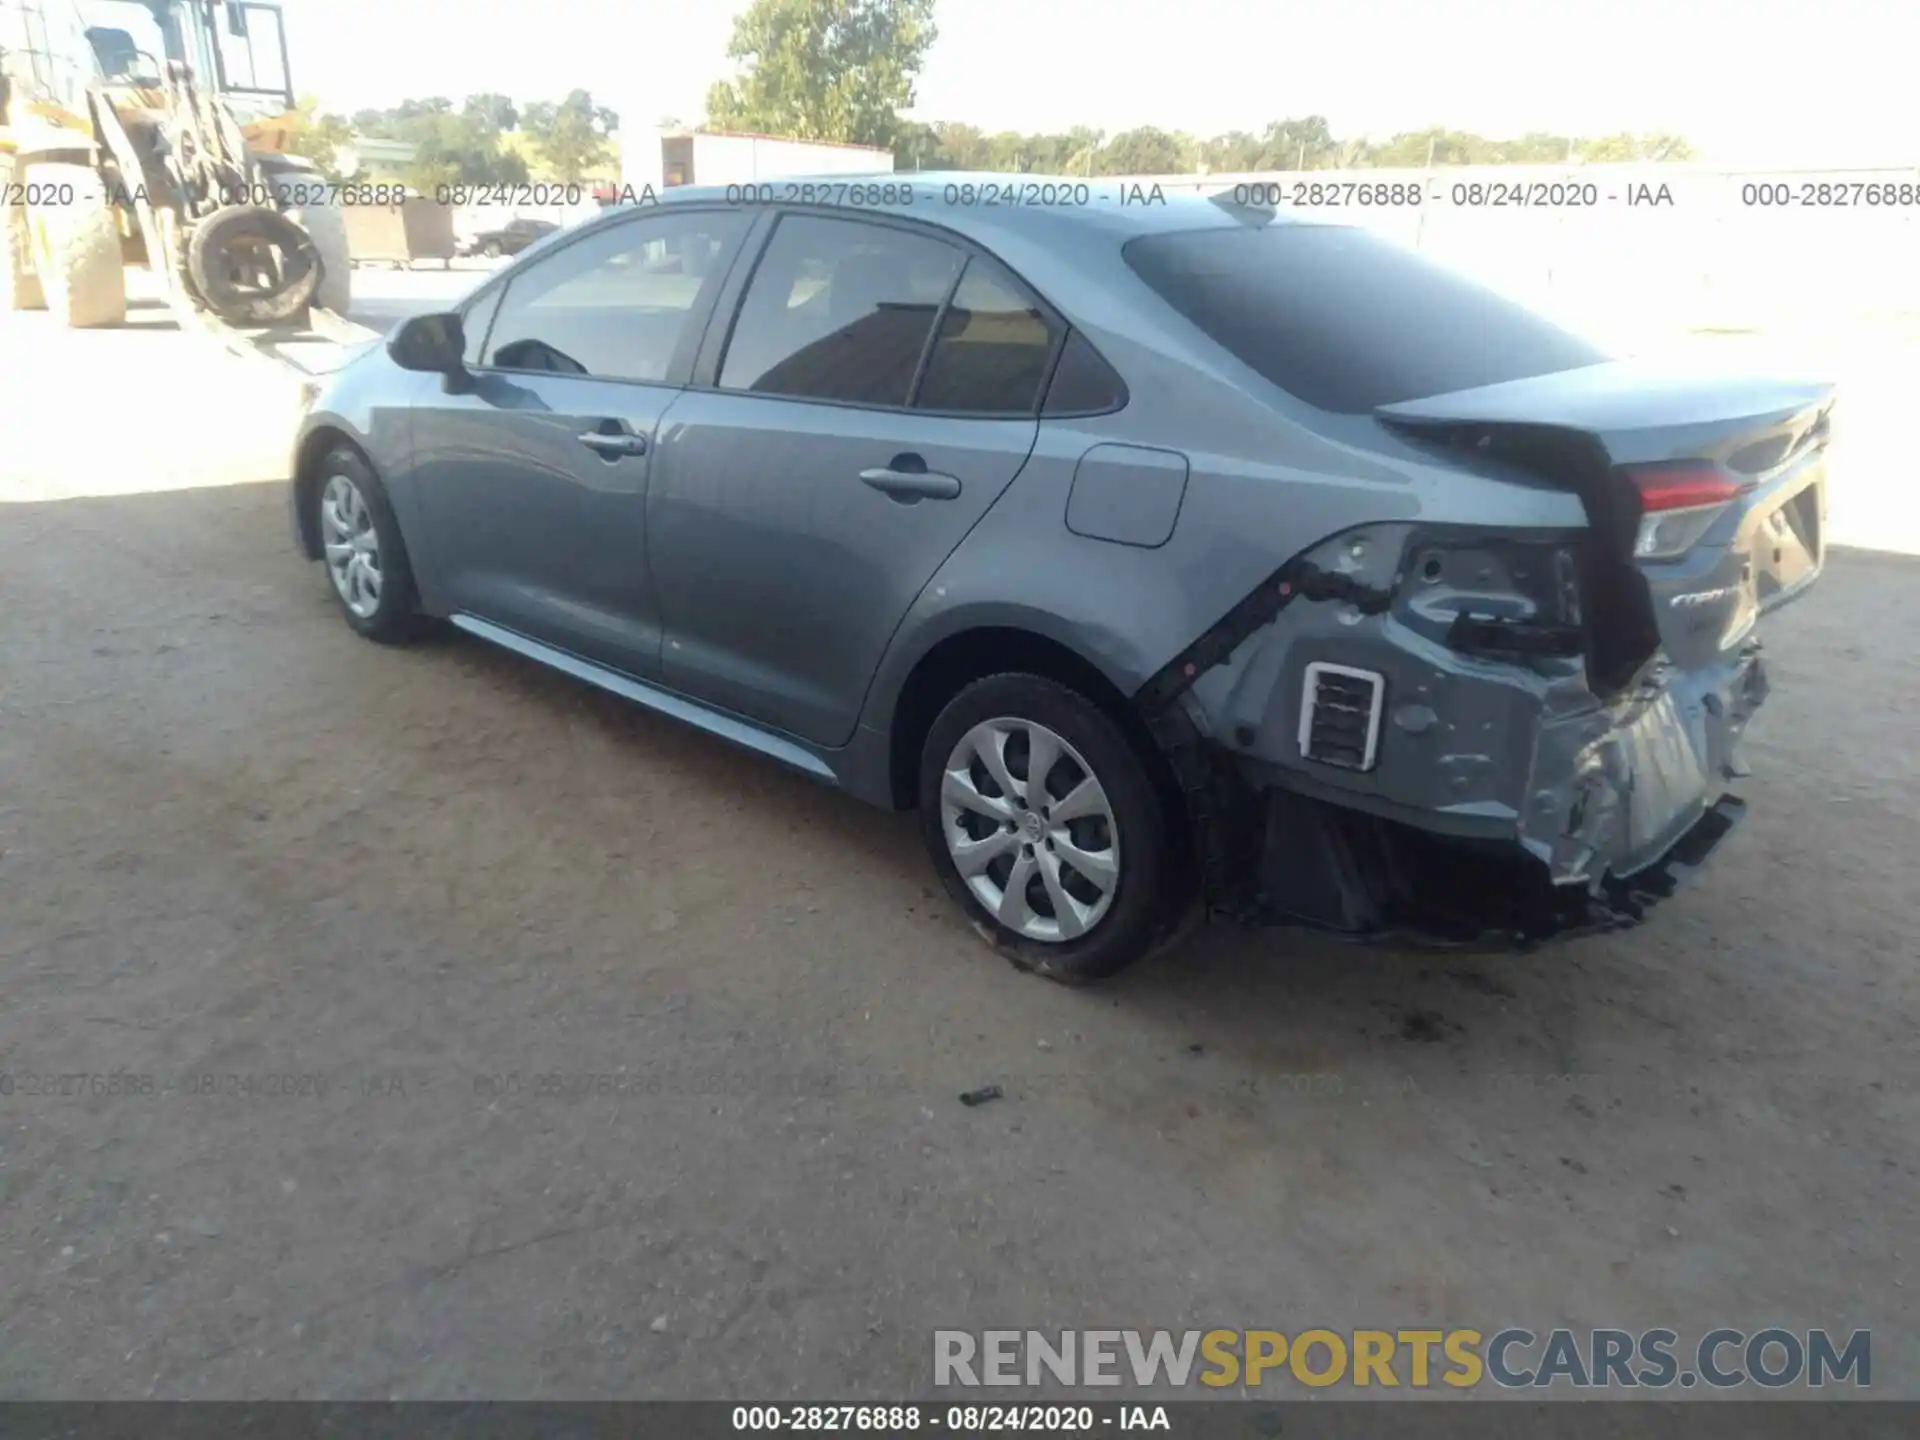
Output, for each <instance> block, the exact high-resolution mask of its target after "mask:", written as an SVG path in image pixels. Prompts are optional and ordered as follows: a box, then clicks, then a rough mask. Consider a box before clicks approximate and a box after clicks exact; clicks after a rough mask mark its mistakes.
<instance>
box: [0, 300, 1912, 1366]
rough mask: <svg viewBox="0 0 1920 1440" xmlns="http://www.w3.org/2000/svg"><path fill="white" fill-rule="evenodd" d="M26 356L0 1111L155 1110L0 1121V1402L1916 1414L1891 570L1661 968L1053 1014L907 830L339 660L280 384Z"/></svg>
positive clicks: (1144, 997) (341, 646)
mask: <svg viewBox="0 0 1920 1440" xmlns="http://www.w3.org/2000/svg"><path fill="white" fill-rule="evenodd" d="M0 326H5V327H6V328H3V329H0V357H4V358H0V437H4V439H0V501H11V502H13V503H0V556H3V557H4V563H0V977H3V978H4V985H5V993H6V1004H5V1006H4V1008H3V1009H0V1071H4V1072H5V1073H7V1074H8V1075H11V1076H15V1077H22V1076H26V1075H31V1074H46V1073H49V1072H56V1073H62V1074H73V1073H85V1074H120V1075H122V1076H134V1077H150V1078H149V1079H148V1080H147V1081H146V1082H145V1083H148V1084H151V1086H152V1088H153V1093H150V1094H141V1093H134V1094H119V1095H113V1094H105V1095H95V1094H90V1093H89V1094H82V1095H79V1096H70V1097H59V1096H52V1097H50V1096H45V1095H39V1096H28V1095H26V1094H24V1093H23V1092H22V1090H21V1088H20V1087H19V1086H17V1085H16V1087H15V1089H14V1093H12V1094H10V1095H4V1096H0V1294H4V1296H5V1300H4V1301H3V1302H0V1394H3V1395H5V1396H9V1397H29V1396H88V1397H141V1396H149V1395H155V1396H167V1397H241V1396H245V1397H280V1396H290V1397H303V1398H311V1397H387V1396H401V1397H425V1396H442V1397H475V1396H483V1395H506V1396H522V1397H532V1396H562V1395H594V1396H655V1397H664V1396H672V1397H691V1396H725V1397H739V1396H741V1395H743V1394H744V1393H746V1392H751V1393H752V1394H753V1395H754V1396H756V1397H763V1396H765V1397H771V1396H787V1395H793V1396H812V1397H820V1398H831V1397H840V1398H848V1397H853V1396H869V1397H874V1398H878V1397H881V1396H906V1395H913V1394H919V1393H923V1392H924V1391H925V1389H926V1387H927V1385H928V1384H929V1382H930V1379H931V1340H930V1332H931V1331H932V1330H933V1329H934V1328H935V1327H962V1328H983V1327H987V1326H994V1325H1011V1326H1018V1327H1023V1328H1024V1327H1034V1328H1041V1329H1053V1328H1056V1327H1063V1326H1082V1325H1084V1326H1167V1327H1173V1328H1186V1327H1189V1326H1198V1327H1201V1328H1205V1327H1211V1326H1226V1327H1252V1326H1261V1325H1270V1326H1273V1327H1276V1328H1280V1329H1283V1330H1289V1331H1291V1330H1297V1329H1299V1328H1304V1327H1306V1326H1308V1325H1310V1324H1312V1325H1326V1326H1330V1327H1334V1328H1343V1327H1347V1326H1352V1325H1378V1326H1386V1327H1392V1326H1409V1325H1433V1326H1451V1325H1472V1326H1474V1327H1476V1328H1480V1329H1482V1330H1485V1331H1488V1332H1491V1331H1492V1330H1494V1329H1497V1328H1500V1327H1502V1326H1505V1325H1509V1324H1519V1325H1526V1326H1528V1327H1529V1328H1532V1329H1535V1330H1536V1331H1539V1330H1545V1329H1547V1328H1550V1327H1552V1326H1555V1325H1559V1324H1567V1325H1575V1326H1580V1327H1586V1326H1596V1325H1597V1326H1621V1327H1625V1328H1630V1329H1636V1330H1637V1329H1641V1328H1644V1327H1648V1326H1656V1325H1666V1326H1670V1327H1672V1328H1674V1329H1676V1330H1679V1331H1681V1332H1682V1334H1683V1336H1689V1337H1691V1336H1697V1335H1698V1334H1699V1333H1700V1332H1702V1331H1704V1330H1706V1329H1708V1328H1711V1327H1713V1326H1716V1325H1732V1326H1741V1327H1745V1328H1748V1329H1758V1328H1762V1327H1763V1326H1766V1325H1772V1324H1778V1325H1787V1326H1802V1327H1804V1326H1817V1325H1825V1326H1830V1327H1836V1328H1839V1329H1841V1330H1842V1331H1844V1330H1847V1329H1850V1328H1856V1327H1868V1326H1870V1327H1872V1328H1873V1329H1874V1332H1875V1337H1874V1350H1875V1352H1876V1353H1875V1356H1874V1360H1875V1366H1874V1370H1875V1375H1874V1379H1875V1382H1876V1385H1875V1389H1876V1391H1877V1392H1878V1393H1881V1394H1902V1395H1908V1396H1916V1395H1920V1381H1917V1380H1916V1377H1917V1376H1920V1365H1917V1364H1916V1361H1917V1360H1920V1354H1916V1344H1915V1337H1916V1330H1917V1328H1920V1327H1916V1323H1915V1298H1916V1296H1920V1273H1917V1271H1916V1266H1915V1263H1914V1261H1915V1252H1916V1251H1920V1198H1917V1197H1920V1184H1916V1178H1917V1175H1920V1160H1917V1159H1916V1150H1915V1144H1914V1141H1915V1136H1916V1132H1920V1103H1917V1102H1920V1050H1917V1049H1916V1042H1915V1036H1916V1033H1920V979H1917V978H1916V971H1915V964H1914V960H1915V953H1916V946H1915V939H1914V937H1915V934H1916V930H1920V925H1917V924H1916V920H1917V918H1920V886H1917V885H1915V883H1914V880H1913V865H1914V858H1913V857H1914V856H1915V855H1916V854H1920V822H1917V821H1916V815H1920V803H1917V802H1920V761H1917V758H1916V757H1917V756H1920V750H1917V749H1916V746H1915V744H1914V734H1915V728H1916V717H1920V660H1917V657H1920V625H1917V624H1916V618H1915V617H1916V614H1920V560H1916V559H1914V558H1910V557H1909V556H1907V555H1902V554H1892V553H1882V554H1873V553H1867V552H1864V551H1845V552H1841V553H1837V554H1836V555H1835V557H1834V559H1833V560H1832V563H1831V566H1830V569H1829V573H1828V576H1827V578H1826V580H1825V582H1824V583H1823V585H1822V586H1821V587H1820V589H1819V590H1818V591H1816V592H1815V594H1814V595H1813V596H1812V597H1811V598H1810V599H1809V600H1807V601H1806V602H1804V603H1803V604H1801V605H1798V606H1796V607H1793V608H1791V609H1789V610H1788V611H1786V612H1784V613H1783V614H1781V615H1780V616H1779V617H1778V618H1777V619H1776V620H1775V621H1774V622H1773V624H1772V626H1771V629H1770V631H1769V634H1770V638H1771V644H1770V650H1771V654H1772V660H1773V666H1774V672H1773V679H1774V684H1775V693H1774V698H1773V700H1772V701H1771V703H1770V705H1769V707H1768V708H1767V709H1766V710H1765V711H1764V712H1763V713H1762V715H1761V716H1760V718H1759V720H1758V721H1757V722H1756V726H1755V729H1754V731H1753V733H1752V738H1751V744H1750V749H1749V752H1748V759H1749V760H1750V761H1751V762H1752V764H1753V765H1754V767H1755V770H1756V775H1755V777H1754V778H1753V779H1752V780H1750V781H1748V782H1747V783H1746V785H1745V787H1744V790H1745V793H1746V794H1747V795H1748V797H1749V798H1750V799H1751V800H1752V802H1753V809H1752V813H1751V815H1750V818H1749V820H1748V822H1747V825H1746V826H1745V828H1744V830H1743V831H1742V832H1741V833H1740V834H1739V835H1737V836H1736V837H1735V839H1734V840H1733V841H1732V842H1731V843H1730V844H1729V846H1728V847H1727V848H1726V850H1725V851H1724V852H1723V854H1722V856H1721V857H1720V859H1719V860H1718V861H1717V862H1716V864H1715V865H1714V867H1713V868H1712V871H1711V873H1710V874H1709V876H1708V877H1707V879H1706V881H1705V882H1704V884H1703V885H1702V886H1701V887H1700V888H1699V889H1697V890H1695V891H1693V892H1691V893H1688V894H1686V895H1684V896H1683V897H1681V898H1679V899H1677V900H1675V901H1674V902H1672V903H1671V904H1670V905H1669V906H1668V907H1667V908H1665V909H1664V910H1663V911H1661V912H1660V913H1658V914H1657V915H1656V916H1655V918H1654V919H1653V921H1652V922H1651V923H1650V924H1649V925H1648V926H1647V927H1645V928H1644V929H1642V930H1640V931H1637V932H1634V933H1631V934H1628V935H1624V936H1619V937H1612V938H1608V939H1604V940H1597V941H1585V942H1581V943H1579V944H1577V945H1575V946H1571V947H1566V948H1562V949H1560V950H1557V951H1553V952H1550V953H1548V954H1545V955H1540V956H1534V957H1530V958H1522V959H1512V960H1498V961H1490V960H1471V961H1467V960H1458V959H1453V960H1449V959H1445V958H1440V959H1436V958H1434V957H1431V956H1419V955H1412V954H1398V953H1380V952H1370V951H1363V950H1353V949H1348V948H1343V947H1339V946H1336V945H1332V944H1328V943H1322V942H1318V941H1313V940H1308V939H1303V938H1301V937H1297V936H1290V935H1287V934H1284V933H1267V934H1253V935H1245V934H1232V933H1221V932H1203V933H1201V934H1199V935H1197V936H1195V937H1194V938H1193V939H1192V940H1190V941H1189V942H1188V943H1187V944H1186V945H1185V946H1184V947H1182V948H1181V949H1179V950H1178V951H1176V952H1175V953H1173V954H1170V955H1167V956H1163V957H1161V958H1160V959H1158V960H1157V961H1155V962H1153V963H1150V964H1148V965H1146V966H1143V967H1142V968H1141V969H1139V970H1137V971H1136V972H1134V973H1132V974H1131V975H1129V976H1128V977H1126V978H1125V979H1124V980H1123V981H1122V982H1120V983H1118V984H1116V985H1114V986H1111V987H1108V988H1105V989H1100V990H1095V991H1087V992H1071V991H1066V990H1062V989H1059V988H1057V987H1054V986H1051V985H1048V984H1046V983H1044V982H1041V981H1037V980H1034V979H1031V978H1029V977H1025V976H1022V975H1019V974H1017V973H1015V972H1014V971H1012V970H1010V969H1009V968H1008V967H1007V966H1006V965H1005V964H1004V963H1003V962H1001V961H999V960H998V959H996V958H994V956H993V955H991V954H990V953H989V952H988V951H987V950H986V949H985V948H984V947H983V946H981V945H980V944H979V943H978V942H977V941H976V940H974V939H973V938H972V936H971V935H970V934H969V933H968V932H967V931H966V930H965V929H964V927H963V926H962V925H961V924H960V923H959V922H958V921H957V920H956V918H955V916H954V914H953V912H952V910H951V909H950V907H949V906H948V904H947V903H946V901H945V900H944V898H942V897H939V896H937V895H936V888H935V883H934V880H933V877H932V874H931V871H930V870H929V868H928V867H927V864H926V862H925V860H924V859H923V857H922V856H921V854H920V851H919V844H918V838H917V834H916V832H915V828H914V825H913V823H912V821H911V819H910V817H905V816H890V815H884V814H878V813H875V812H872V811H869V810H866V809H863V808H861V807H859V806H857V805H855V804H853V803H852V802H850V801H847V800H845V799H843V798H841V797H839V796H837V795H835V794H833V793H831V792H829V791H827V790H824V789H822V788H818V787H816V786H814V785H813V784H811V783H809V782H807V781H806V780H804V779H800V778H797V777H794V776H791V775H788V774H787V773H785V772H783V771H781V770H779V769H777V768H776V767H774V766H772V765H770V764H767V763H763V762H761V761H759V760H757V759H754V758H750V757H746V756H743V755H741V754H738V753H735V752H733V751H730V750H728V749H727V748H725V747H724V746H722V745H720V744H719V743H718V742H715V741H712V740H709V739H707V738H705V737H703V736H701V735H698V734H695V733H692V732H690V731H688V730H686V729H683V728H680V727H677V726H675V725H674V724H672V723H670V722H668V721H665V720H662V719H657V718H655V717H653V716H651V715H649V714H646V713H643V712H640V711H638V710H635V709H631V708H628V707H625V706H622V705H621V704H619V703H618V702H616V701H613V700H611V699H609V698H606V697H602V696H600V695H598V694H596V693H594V692H591V691H589V690H587V689H585V688H584V687H582V686H580V685H577V684H575V683H572V682H570V681H567V680H565V679H562V678H559V677H555V676H551V675H547V674H545V673H542V672H540V671H539V670H537V669H535V668H534V667H532V666H530V665H527V664H525V663H522V662H519V661H517V660H515V659H513V658H511V657H509V656H506V655H503V654H498V653H495V652H493V651H491V650H488V649H486V648H483V647H482V646H480V645H479V644H478V643H475V642H471V641H462V640H457V639H442V640H437V641H433V642H430V643H427V644H424V645H422V646H420V647H417V648H415V649H412V650H410V651H404V652H400V651H391V650H383V649H381V648H378V647H375V646H372V645H368V644H366V643H364V642H362V641H360V640H358V639H356V638H355V637H354V636H352V635H351V634H350V633H349V632H348V631H347V629H346V628H345V627H344V626H343V625H342V624H341V623H340V622H339V621H338V620H337V618H336V617H335V615H334V613H333V611H332V608H331V605H330V602H329V597H328V595H327V593H326V590H325V582H324V580H323V578H322V576H321V575H320V573H319V571H318V570H317V569H316V568H310V567H308V566H306V565H304V564H302V563H300V562H298V561H297V560H296V558H295V556H294V555H293V553H292V550H291V548H290V543H289V540H288V537H287V527H286V519H285V508H284V499H283V493H282V490H281V487H280V486H279V485H278V484H277V483H269V482H270V481H271V480H272V479H273V478H274V477H277V476H279V475H280V474H281V473H283V467H284V461H283V459H282V457H281V455H280V453H279V450H278V444H279V441H280V439H281V437H282V436H283V435H284V433H285V432H284V426H285V414H284V406H285V397H284V394H283V389H284V387H283V386H281V385H280V384H279V382H277V381H275V380H274V379H273V378H272V377H271V376H270V375H267V374H265V373H255V372H251V371H246V372H244V376H243V367H242V366H241V365H240V364H239V362H237V361H232V360H229V359H227V358H225V357H223V356H220V355H218V354H217V353H216V352H215V351H214V350H213V348H212V347H211V346H205V345H202V344H196V343H192V342H189V340H187V339H186V338H184V337H181V336H178V335H172V334H169V333H167V330H166V326H165V324H164V322H162V321H160V320H159V318H158V317H157V316H156V315H154V314H153V313H151V312H138V313H137V314H136V317H135V324H134V325H133V326H132V327H130V328H129V329H128V330H126V331H122V332H117V333H108V334H97V335H79V336H69V335H62V334H59V333H57V332H53V331H51V330H50V329H47V328H45V327H44V320H43V318H41V317H24V318H16V317H0ZM1905 353H1908V359H1907V361H1905V362H1903V363H1908V364H1910V363H1911V355H1910V352H1905ZM29 355H31V357H32V358H31V361H29ZM49 357H51V358H49ZM87 373H90V374H91V375H92V376H93V377H94V380H92V381H89V380H88V379H87V378H86V374H87ZM92 383H98V384H99V385H100V386H102V387H103V388H102V389H101V390H100V392H99V394H100V395H103V396H105V397H107V398H106V399H105V400H104V401H102V400H96V399H95V398H93V397H92V396H91V395H89V394H87V393H85V389H86V387H87V386H88V385H89V384H92ZM1907 393H1908V394H1910V393H1911V392H1910V391H1909V392H1907ZM114 407H118V408H117V409H116V408H114ZM181 411H185V412H186V413H187V414H188V415H189V416H191V417H194V419H195V423H197V424H198V426H199V427H200V428H199V429H198V430H195V429H193V428H191V427H190V426H188V425H183V424H182V423H180V422H179V421H178V420H172V419H169V418H168V417H169V416H172V415H176V414H178V413H179V412H181ZM81 417H84V418H81ZM1881 423H1882V424H1883V425H1885V424H1886V421H1885V420H1884V417H1883V420H1882V422H1881ZM1908 433H1909V434H1910V433H1911V430H1910V423H1909V425H1908ZM143 436H144V437H145V445H146V446H147V447H149V452H148V453H143V452H142V449H141V448H140V447H141V444H142V439H141V437H143ZM1857 483H1859V484H1860V485H1862V486H1863V487H1865V488H1863V489H1861V490H1859V491H1856V492H1850V493H1849V494H1848V496H1847V498H1846V501H1845V504H1846V505H1847V506H1848V508H1849V512H1850V513H1854V514H1858V515H1861V516H1866V515H1867V514H1868V513H1869V509H1870V507H1868V505H1867V504H1866V502H1865V500H1864V499H1863V498H1862V497H1863V496H1864V495H1867V494H1870V493H1871V491H1872V487H1874V486H1878V485H1884V486H1886V487H1888V489H1887V491H1886V492H1885V493H1887V494H1890V495H1893V496H1895V497H1902V496H1907V495H1910V493H1911V490H1912V476H1911V474H1910V471H1909V472H1908V473H1902V474H1894V473H1892V472H1891V471H1880V470H1876V472H1875V475H1874V477H1873V478H1872V479H1871V480H1869V479H1865V478H1864V477H1863V478H1861V479H1860V480H1859V481H1858V482H1857ZM1837 505H1838V502H1837ZM201 1075H217V1076H236V1077H241V1078H240V1079H239V1080H238V1081H234V1082H226V1081H222V1082H219V1084H220V1089H219V1090H218V1091H217V1093H214V1094H201V1093H194V1092H195V1091H196V1090H197V1089H198V1088H199V1083H198V1082H197V1081H196V1080H195V1079H194V1078H193V1077H197V1076H201ZM507 1076H517V1077H519V1079H518V1083H517V1085H516V1084H515V1083H514V1082H512V1081H509V1080H506V1079H502V1078H500V1077H507ZM556 1076H559V1077H571V1083H570V1085H569V1086H568V1087H567V1089H566V1093H553V1092H554V1089H555V1084H554V1082H553V1081H552V1080H550V1079H543V1077H556ZM271 1077H296V1078H295V1079H293V1080H291V1081H286V1080H275V1079H272V1078H271ZM301 1077H304V1078H301ZM579 1077H590V1078H587V1079H585V1080H584V1081H583V1080H580V1079H579ZM591 1077H621V1078H620V1079H618V1080H617V1081H616V1080H606V1081H602V1080H599V1079H595V1078H591ZM249 1081H250V1082H251V1087H252V1088H251V1089H248V1088H247V1086H248V1084H249ZM987 1082H997V1083H999V1084H1000V1085H1002V1086H1003V1087H1004V1088H1005V1091H1006V1094H1005V1098H1004V1099H1002V1100H999V1101H997V1102H995V1103H992V1104H988V1105H983V1106H980V1107H978V1108H967V1107H963V1106H962V1105H961V1104H960V1103H959V1102H958V1099H957V1097H958V1095H959V1093H960V1092H961V1091H963V1090H967V1089H970V1088H972V1087H974V1086H977V1085H981V1084H984V1083H987ZM229 1084H231V1085H232V1087H233V1088H231V1089H228V1088H226V1087H227V1086H228V1085H229ZM579 1085H584V1086H585V1087H586V1089H587V1090H588V1092H589V1093H585V1094H582V1093H579V1092H578V1090H577V1089H576V1088H573V1087H575V1086H579ZM134 1088H136V1090H137V1089H138V1088H140V1085H139V1082H135V1086H134ZM289 1089H290V1090H295V1091H301V1090H305V1091H308V1092H314V1091H318V1092H320V1093H295V1094H285V1093H277V1092H278V1091H281V1090H289ZM602 1090H605V1091H607V1092H610V1093H599V1092H600V1091H602Z"/></svg>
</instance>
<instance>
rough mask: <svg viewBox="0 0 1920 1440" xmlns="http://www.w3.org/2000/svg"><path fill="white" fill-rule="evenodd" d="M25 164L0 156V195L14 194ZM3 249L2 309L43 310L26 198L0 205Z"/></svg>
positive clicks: (44, 301)
mask: <svg viewBox="0 0 1920 1440" xmlns="http://www.w3.org/2000/svg"><path fill="white" fill-rule="evenodd" d="M23 169H24V167H21V166H18V165H16V164H15V163H14V161H13V159H12V157H10V156H7V155H0V194H4V195H11V194H14V193H16V192H15V191H14V188H13V186H14V181H15V177H16V176H17V175H19V174H21V173H22V172H23ZM0 250H4V251H5V255H4V262H5V263H4V268H0V287H5V288H3V289H0V311H7V310H44V309H46V308H47V297H46V295H45V294H44V293H43V292H42V291H41V289H40V277H39V276H38V275H36V274H34V273H33V231H32V230H31V229H30V228H29V227H28V225H27V206H26V202H25V200H24V199H23V200H21V202H20V203H18V204H8V205H0Z"/></svg>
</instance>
